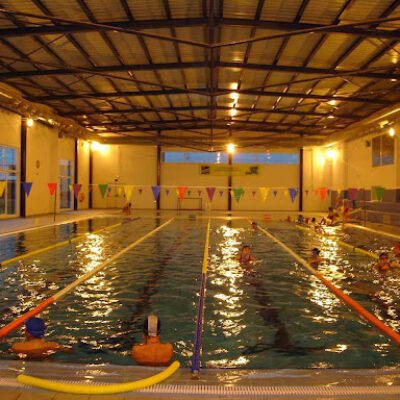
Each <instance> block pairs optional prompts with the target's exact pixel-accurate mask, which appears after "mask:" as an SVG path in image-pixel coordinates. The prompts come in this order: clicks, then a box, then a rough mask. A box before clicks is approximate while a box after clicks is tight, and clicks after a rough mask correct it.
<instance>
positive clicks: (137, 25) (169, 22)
mask: <svg viewBox="0 0 400 400" xmlns="http://www.w3.org/2000/svg"><path fill="white" fill-rule="evenodd" d="M207 23H208V18H174V19H156V20H145V21H118V22H115V21H112V22H104V23H102V24H101V26H100V27H96V26H89V25H82V24H74V23H70V24H63V25H52V26H49V25H43V26H34V27H24V28H6V29H0V37H3V38H7V37H20V36H31V35H49V34H68V33H80V32H90V31H94V32H99V31H108V30H112V29H113V28H121V29H129V28H131V29H135V30H141V29H160V28H181V27H182V28H186V27H192V26H202V25H206V24H207ZM215 25H220V26H234V27H254V28H261V29H272V30H283V31H291V30H301V29H318V30H319V32H325V31H324V26H325V25H320V24H307V23H292V22H282V21H268V20H252V19H241V18H215ZM326 32H334V33H343V34H347V35H356V36H363V37H376V38H382V39H400V32H399V31H398V30H384V29H362V28H355V27H351V26H341V25H338V26H337V27H331V26H329V28H328V27H327V28H326Z"/></svg>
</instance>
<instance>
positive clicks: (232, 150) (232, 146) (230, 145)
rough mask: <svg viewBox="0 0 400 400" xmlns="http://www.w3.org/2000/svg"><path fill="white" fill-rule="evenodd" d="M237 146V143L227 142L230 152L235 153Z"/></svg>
mask: <svg viewBox="0 0 400 400" xmlns="http://www.w3.org/2000/svg"><path fill="white" fill-rule="evenodd" d="M235 147H236V144H233V143H229V144H227V146H226V149H227V151H228V153H230V154H233V153H234V152H235Z"/></svg>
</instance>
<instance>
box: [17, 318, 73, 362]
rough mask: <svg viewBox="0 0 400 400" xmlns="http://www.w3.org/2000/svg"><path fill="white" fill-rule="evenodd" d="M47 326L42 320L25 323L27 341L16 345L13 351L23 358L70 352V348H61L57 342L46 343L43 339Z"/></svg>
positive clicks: (33, 319)
mask: <svg viewBox="0 0 400 400" xmlns="http://www.w3.org/2000/svg"><path fill="white" fill-rule="evenodd" d="M45 331H46V325H45V323H44V321H43V320H42V319H41V318H36V317H31V318H28V319H27V320H26V322H25V336H26V341H24V342H19V343H14V344H13V346H12V347H11V351H12V352H14V353H17V354H18V355H19V356H20V357H21V358H25V357H28V358H43V357H48V356H50V355H51V354H52V353H54V352H56V351H58V350H61V351H66V352H69V351H71V349H70V348H67V347H62V346H59V345H58V343H55V342H46V341H45V340H44V339H43V336H44V333H45Z"/></svg>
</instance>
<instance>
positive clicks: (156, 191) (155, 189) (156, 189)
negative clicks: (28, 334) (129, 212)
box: [151, 186, 161, 201]
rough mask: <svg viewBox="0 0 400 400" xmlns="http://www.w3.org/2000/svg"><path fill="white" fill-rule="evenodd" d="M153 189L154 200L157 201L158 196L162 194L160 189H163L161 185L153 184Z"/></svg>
mask: <svg viewBox="0 0 400 400" xmlns="http://www.w3.org/2000/svg"><path fill="white" fill-rule="evenodd" d="M151 190H152V192H153V197H154V201H157V199H158V196H159V195H160V191H161V188H160V186H152V187H151Z"/></svg>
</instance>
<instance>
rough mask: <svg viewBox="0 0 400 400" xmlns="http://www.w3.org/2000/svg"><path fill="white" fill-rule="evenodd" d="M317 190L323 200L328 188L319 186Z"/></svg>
mask: <svg viewBox="0 0 400 400" xmlns="http://www.w3.org/2000/svg"><path fill="white" fill-rule="evenodd" d="M318 192H319V195H320V196H321V200H322V201H325V199H326V194H327V193H328V189H327V188H319V189H318Z"/></svg>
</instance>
